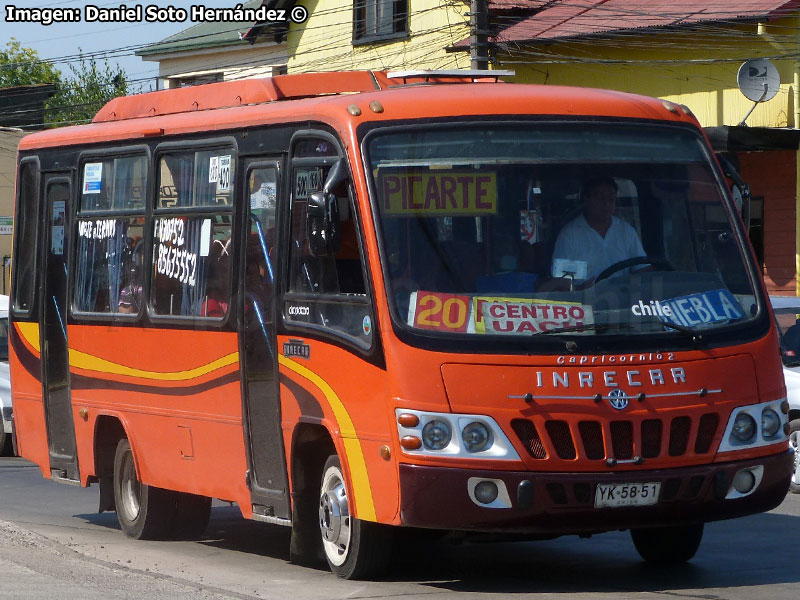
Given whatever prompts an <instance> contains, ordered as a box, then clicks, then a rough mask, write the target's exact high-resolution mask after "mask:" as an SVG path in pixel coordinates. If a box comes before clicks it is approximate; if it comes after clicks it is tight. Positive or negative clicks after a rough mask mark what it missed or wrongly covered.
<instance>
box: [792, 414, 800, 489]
mask: <svg viewBox="0 0 800 600" xmlns="http://www.w3.org/2000/svg"><path fill="white" fill-rule="evenodd" d="M789 446H791V447H792V448H794V471H792V479H791V481H790V482H789V490H790V491H791V492H792V493H793V494H800V419H794V420H793V421H790V422H789Z"/></svg>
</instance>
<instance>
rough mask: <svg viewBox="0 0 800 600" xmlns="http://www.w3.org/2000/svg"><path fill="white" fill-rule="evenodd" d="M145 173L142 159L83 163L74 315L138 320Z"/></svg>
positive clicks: (146, 165)
mask: <svg viewBox="0 0 800 600" xmlns="http://www.w3.org/2000/svg"><path fill="white" fill-rule="evenodd" d="M147 172H148V161H147V157H146V156H144V155H142V154H138V155H131V156H121V157H115V158H106V157H90V158H88V159H87V160H86V161H85V162H83V163H82V167H81V169H80V170H79V173H80V175H79V176H80V186H81V195H80V204H79V207H78V218H77V222H78V231H77V236H76V241H77V248H76V254H75V286H74V292H73V307H74V310H75V312H76V313H111V314H119V313H122V314H139V309H140V307H141V293H142V282H143V277H144V275H143V272H142V256H143V252H142V247H141V245H142V238H143V237H144V219H145V217H144V215H143V214H142V213H143V211H144V190H145V189H146V188H147V174H148V173H147ZM99 211H102V212H99Z"/></svg>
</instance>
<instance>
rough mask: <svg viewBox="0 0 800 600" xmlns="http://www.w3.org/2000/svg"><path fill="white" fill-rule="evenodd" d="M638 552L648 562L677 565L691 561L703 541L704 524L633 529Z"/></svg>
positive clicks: (634, 543)
mask: <svg viewBox="0 0 800 600" xmlns="http://www.w3.org/2000/svg"><path fill="white" fill-rule="evenodd" d="M631 538H632V539H633V545H634V546H636V550H637V551H638V552H639V556H641V557H642V558H643V559H644V560H646V561H647V562H652V563H659V564H676V563H683V562H686V561H688V560H691V559H692V557H693V556H694V555H695V554H696V553H697V549H698V548H699V547H700V541H701V540H702V539H703V524H702V523H697V524H694V525H683V526H677V527H653V528H648V529H631Z"/></svg>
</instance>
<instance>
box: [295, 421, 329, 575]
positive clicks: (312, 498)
mask: <svg viewBox="0 0 800 600" xmlns="http://www.w3.org/2000/svg"><path fill="white" fill-rule="evenodd" d="M335 453H336V446H335V444H334V442H333V437H332V436H331V434H330V432H329V431H328V430H327V429H326V428H325V427H324V426H323V425H317V424H311V423H300V424H298V425H297V427H296V428H295V430H294V434H293V436H292V453H291V486H292V539H291V543H290V547H289V554H290V558H291V561H292V562H294V563H297V564H303V565H320V566H321V565H324V564H325V555H324V553H323V550H322V541H321V537H320V533H319V524H318V522H317V513H318V501H319V495H318V492H319V482H320V478H321V477H322V471H323V468H324V467H325V461H326V460H327V459H328V457H329V456H330V455H331V454H335Z"/></svg>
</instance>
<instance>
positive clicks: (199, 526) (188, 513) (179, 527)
mask: <svg viewBox="0 0 800 600" xmlns="http://www.w3.org/2000/svg"><path fill="white" fill-rule="evenodd" d="M173 493H174V494H175V496H176V501H177V507H176V512H175V522H174V528H173V530H172V536H171V537H172V538H173V539H176V540H196V539H197V538H199V537H201V536H202V535H203V532H204V531H205V530H206V527H208V521H209V519H210V518H211V498H209V497H207V496H197V495H195V494H187V493H185V492H173Z"/></svg>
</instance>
